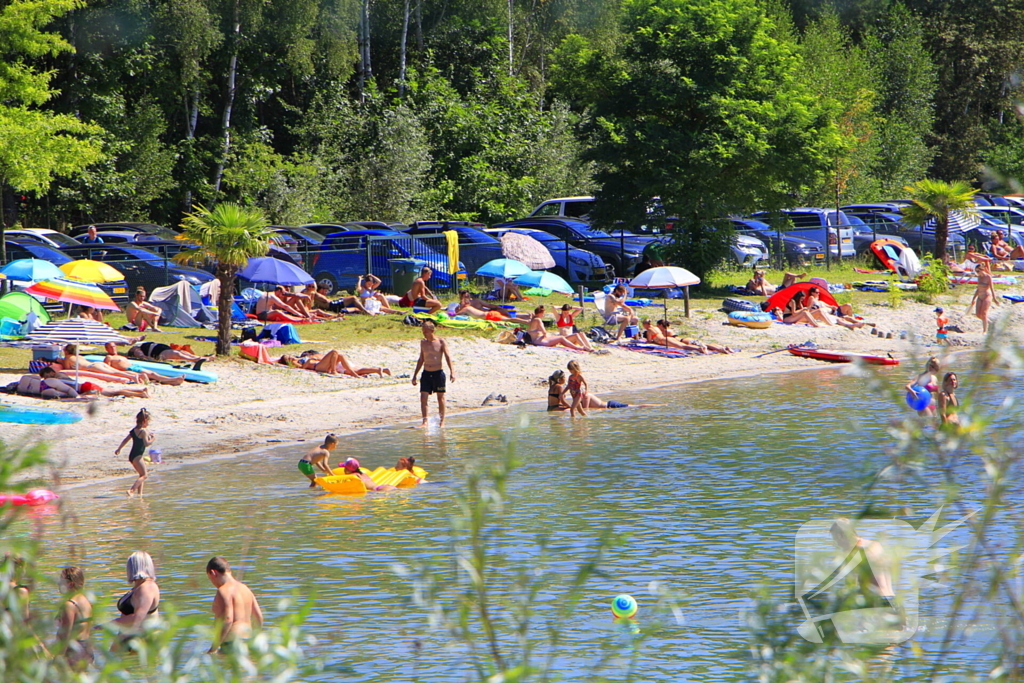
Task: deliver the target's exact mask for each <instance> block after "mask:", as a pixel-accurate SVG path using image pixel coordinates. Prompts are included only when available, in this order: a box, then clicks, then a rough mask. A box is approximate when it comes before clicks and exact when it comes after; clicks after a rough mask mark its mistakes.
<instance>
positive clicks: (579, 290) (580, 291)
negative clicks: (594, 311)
mask: <svg viewBox="0 0 1024 683" xmlns="http://www.w3.org/2000/svg"><path fill="white" fill-rule="evenodd" d="M576 294H577V296H579V298H580V308H582V309H583V314H582V315H581V316H580V322H583V321H584V320H586V319H587V307H586V306H584V305H583V298H584V296H585V295H586V291H585V290H584V289H583V285H580V286H579V287H577V288H576Z"/></svg>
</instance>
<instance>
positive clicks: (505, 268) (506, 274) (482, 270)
mask: <svg viewBox="0 0 1024 683" xmlns="http://www.w3.org/2000/svg"><path fill="white" fill-rule="evenodd" d="M529 272H530V269H529V268H527V267H526V266H524V265H523V264H522V263H520V262H519V261H516V260H515V259H510V258H496V259H494V260H493V261H488V262H487V263H485V264H483V265H482V266H480V267H479V268H477V269H476V274H477V275H482V276H484V277H503V278H505V279H511V278H514V277H516V276H519V275H525V274H526V273H529Z"/></svg>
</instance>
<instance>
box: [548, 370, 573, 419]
mask: <svg viewBox="0 0 1024 683" xmlns="http://www.w3.org/2000/svg"><path fill="white" fill-rule="evenodd" d="M571 407H572V406H570V405H569V404H568V403H566V401H565V372H564V371H562V370H555V371H554V372H552V373H551V376H550V377H548V410H549V411H551V410H569V408H571Z"/></svg>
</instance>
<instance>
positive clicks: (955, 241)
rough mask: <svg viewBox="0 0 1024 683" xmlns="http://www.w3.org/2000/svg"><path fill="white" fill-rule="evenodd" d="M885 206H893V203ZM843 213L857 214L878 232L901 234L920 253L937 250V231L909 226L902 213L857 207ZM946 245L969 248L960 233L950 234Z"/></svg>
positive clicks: (958, 249) (950, 247) (951, 247)
mask: <svg viewBox="0 0 1024 683" xmlns="http://www.w3.org/2000/svg"><path fill="white" fill-rule="evenodd" d="M883 206H889V207H890V208H891V207H892V205H891V204H889V205H883ZM897 211H898V209H897ZM843 213H845V214H847V215H848V216H856V217H857V218H859V219H861V220H862V221H864V223H865V224H867V226H868V228H872V227H873V228H874V229H875V230H876V231H877V232H884V233H887V234H890V235H899V236H900V237H902V238H903V240H904V241H905V242H906V243H907V245H908V246H909V247H910V248H911V249H913V250H914V251H916V252H917V253H918V254H928V253H931V252H932V251H934V250H935V233H934V232H924V231H922V230H921V229H920V228H908V227H907V226H905V225H904V224H903V222H902V221H903V216H902V215H901V214H900V213H891V212H887V211H869V210H863V209H861V210H857V209H856V207H854V208H852V209H851V208H846V209H843ZM946 246H947V248H948V249H955V250H957V251H963V250H964V249H966V248H967V247H966V242H965V240H964V236H963V235H960V234H952V235H950V236H949V239H948V241H947V243H946Z"/></svg>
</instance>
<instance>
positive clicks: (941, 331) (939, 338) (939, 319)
mask: <svg viewBox="0 0 1024 683" xmlns="http://www.w3.org/2000/svg"><path fill="white" fill-rule="evenodd" d="M947 325H949V318H947V317H946V313H945V311H943V310H942V309H941V308H936V309H935V328H936V329H935V341H936V342H938V343H939V344H948V343H949V340H948V337H949V330H947V329H946V326H947Z"/></svg>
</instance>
